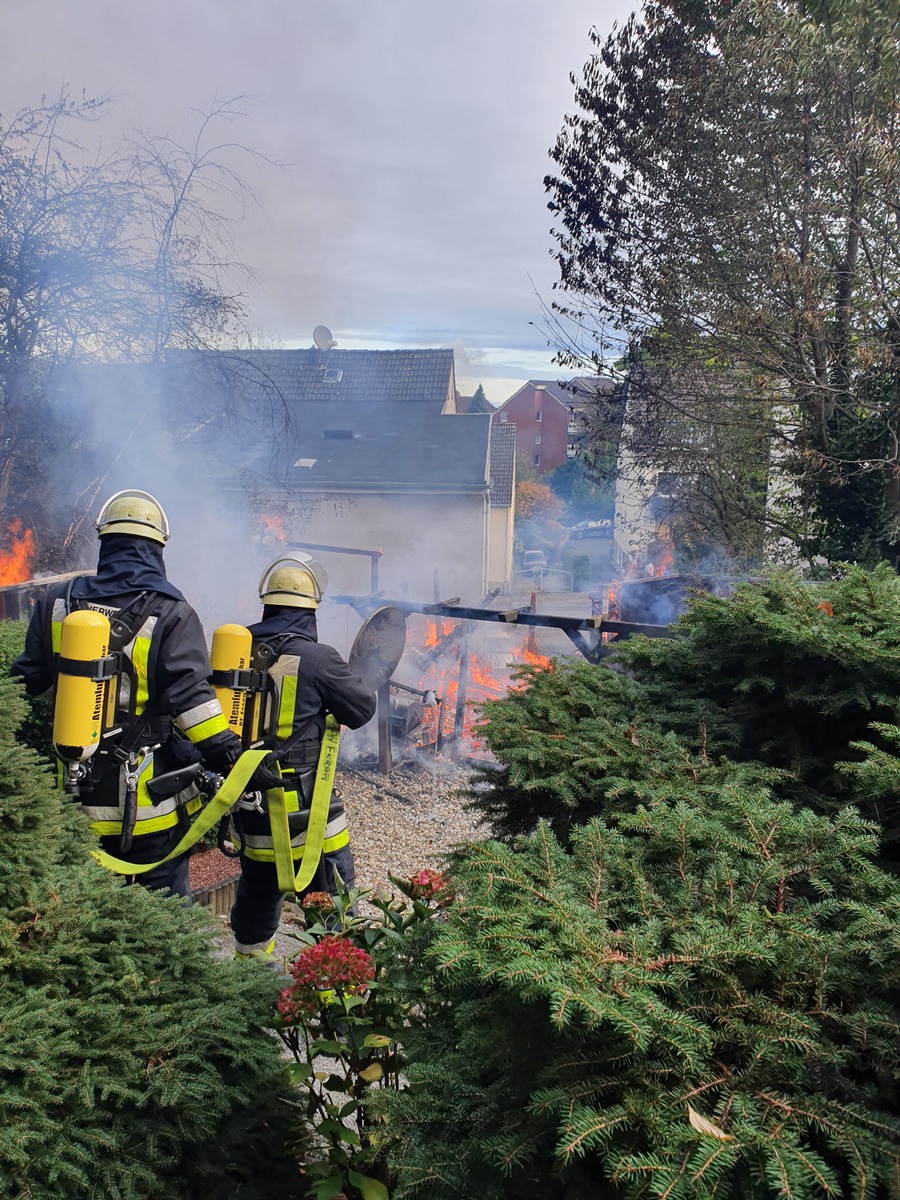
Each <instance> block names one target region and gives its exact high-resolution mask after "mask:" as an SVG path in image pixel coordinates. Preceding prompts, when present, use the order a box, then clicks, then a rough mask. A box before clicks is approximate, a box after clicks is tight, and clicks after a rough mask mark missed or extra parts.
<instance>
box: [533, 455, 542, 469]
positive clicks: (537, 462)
mask: <svg viewBox="0 0 900 1200" xmlns="http://www.w3.org/2000/svg"><path fill="white" fill-rule="evenodd" d="M534 465H535V466H536V467H539V466H540V465H541V456H540V455H539V454H536V455H535V456H534Z"/></svg>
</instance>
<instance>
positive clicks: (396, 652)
mask: <svg viewBox="0 0 900 1200" xmlns="http://www.w3.org/2000/svg"><path fill="white" fill-rule="evenodd" d="M405 645H406V617H404V615H403V613H402V612H401V611H400V609H399V608H393V607H391V605H389V604H386V605H385V606H384V608H376V609H375V611H374V612H373V613H372V614H371V615H370V616H368V617H367V618H366V620H365V621H364V622H363V624H362V627H361V628H360V631H359V633H357V635H356V637H355V638H354V639H353V645H352V647H351V649H350V655H349V657H348V659H347V662H348V664H349V666H350V670H351V671H353V673H354V674H355V675H358V676H359V677H360V679H361V680H362V681H363V683H364V684H365V685H366V686H367V687H370V688H371V689H372V691H373V692H375V691H377V690H378V689H379V688H380V687H381V685H382V684H383V683H387V681H388V680H389V679H390V677H391V676H392V675H393V673H394V671H396V669H397V664H398V663H399V662H400V659H401V658H402V657H403V649H404V647H405Z"/></svg>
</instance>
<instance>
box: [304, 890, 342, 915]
mask: <svg viewBox="0 0 900 1200" xmlns="http://www.w3.org/2000/svg"><path fill="white" fill-rule="evenodd" d="M300 907H301V908H318V909H319V910H320V911H321V912H331V911H332V909H333V908H334V897H333V896H331V895H329V893H328V892H307V893H306V895H305V896H304V897H303V899H302V900H301V901H300Z"/></svg>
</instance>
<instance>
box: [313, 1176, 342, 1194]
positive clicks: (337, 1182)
mask: <svg viewBox="0 0 900 1200" xmlns="http://www.w3.org/2000/svg"><path fill="white" fill-rule="evenodd" d="M343 1190H344V1177H343V1175H329V1176H328V1178H327V1179H323V1180H321V1181H320V1182H319V1183H315V1184H313V1194H314V1195H315V1198H316V1200H334V1197H335V1196H339V1195H340V1194H341V1192H343Z"/></svg>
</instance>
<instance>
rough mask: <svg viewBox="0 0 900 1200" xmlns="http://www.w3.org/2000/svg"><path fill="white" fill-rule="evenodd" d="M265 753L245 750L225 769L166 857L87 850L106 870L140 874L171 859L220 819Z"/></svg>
mask: <svg viewBox="0 0 900 1200" xmlns="http://www.w3.org/2000/svg"><path fill="white" fill-rule="evenodd" d="M268 753H269V751H268V750H245V751H244V753H243V754H242V755H241V757H240V758H239V759H238V760H237V762H236V763H235V764H234V766H233V767H232V768H231V770H230V771H229V773H228V778H227V779H226V780H225V782H224V783H223V784H222V786H221V787H220V788H219V790H218V791H217V792H216V794H215V795H214V796H213V797H212V799H211V800H209V802H208V803H207V804H206V805H204V807H203V808H202V809H201V810H200V812H199V813H198V815H197V819H196V820H195V821H194V823H193V825H192V826H191V827H190V829H189V830H188V832H187V833H186V834H185V835H184V837H183V838H182V839H181V841H180V842H179V843H178V845H177V846H176V847H175V849H174V850H170V851H169V853H168V854H167V855H166V857H165V858H161V859H160V860H159V862H152V863H133V862H126V861H125V860H124V859H122V858H114V857H113V856H112V855H111V854H107V853H106V851H105V850H92V851H91V853H92V854H93V856H94V858H96V860H97V862H98V863H100V865H101V867H106V868H107V870H110V871H115V872H116V873H117V874H119V875H143V874H144V872H145V871H152V870H153V868H154V867H160V866H162V864H163V863H167V862H171V861H172V859H173V858H178V857H179V855H181V854H184V853H185V851H186V850H190V848H191V846H194V845H196V843H197V842H199V841H200V839H201V838H202V837H203V835H204V834H205V833H208V832H209V830H210V829H212V828H213V827H214V826H215V825H218V823H219V821H221V819H222V818H223V817H224V816H225V814H226V813H227V812H228V811H229V809H231V808H233V807H234V805H235V804H236V803H237V802H238V800H239V799H240V798H241V795H242V794H243V793H244V792H245V791H246V790H247V784H248V783H249V782H250V777H251V775H252V774H253V772H254V771H255V770H256V768H257V767H258V766H259V764H260V763H261V762H262V760H263V759H264V758H266V756H267V755H268ZM281 796H282V799H283V797H284V792H281ZM289 840H290V839H289Z"/></svg>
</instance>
